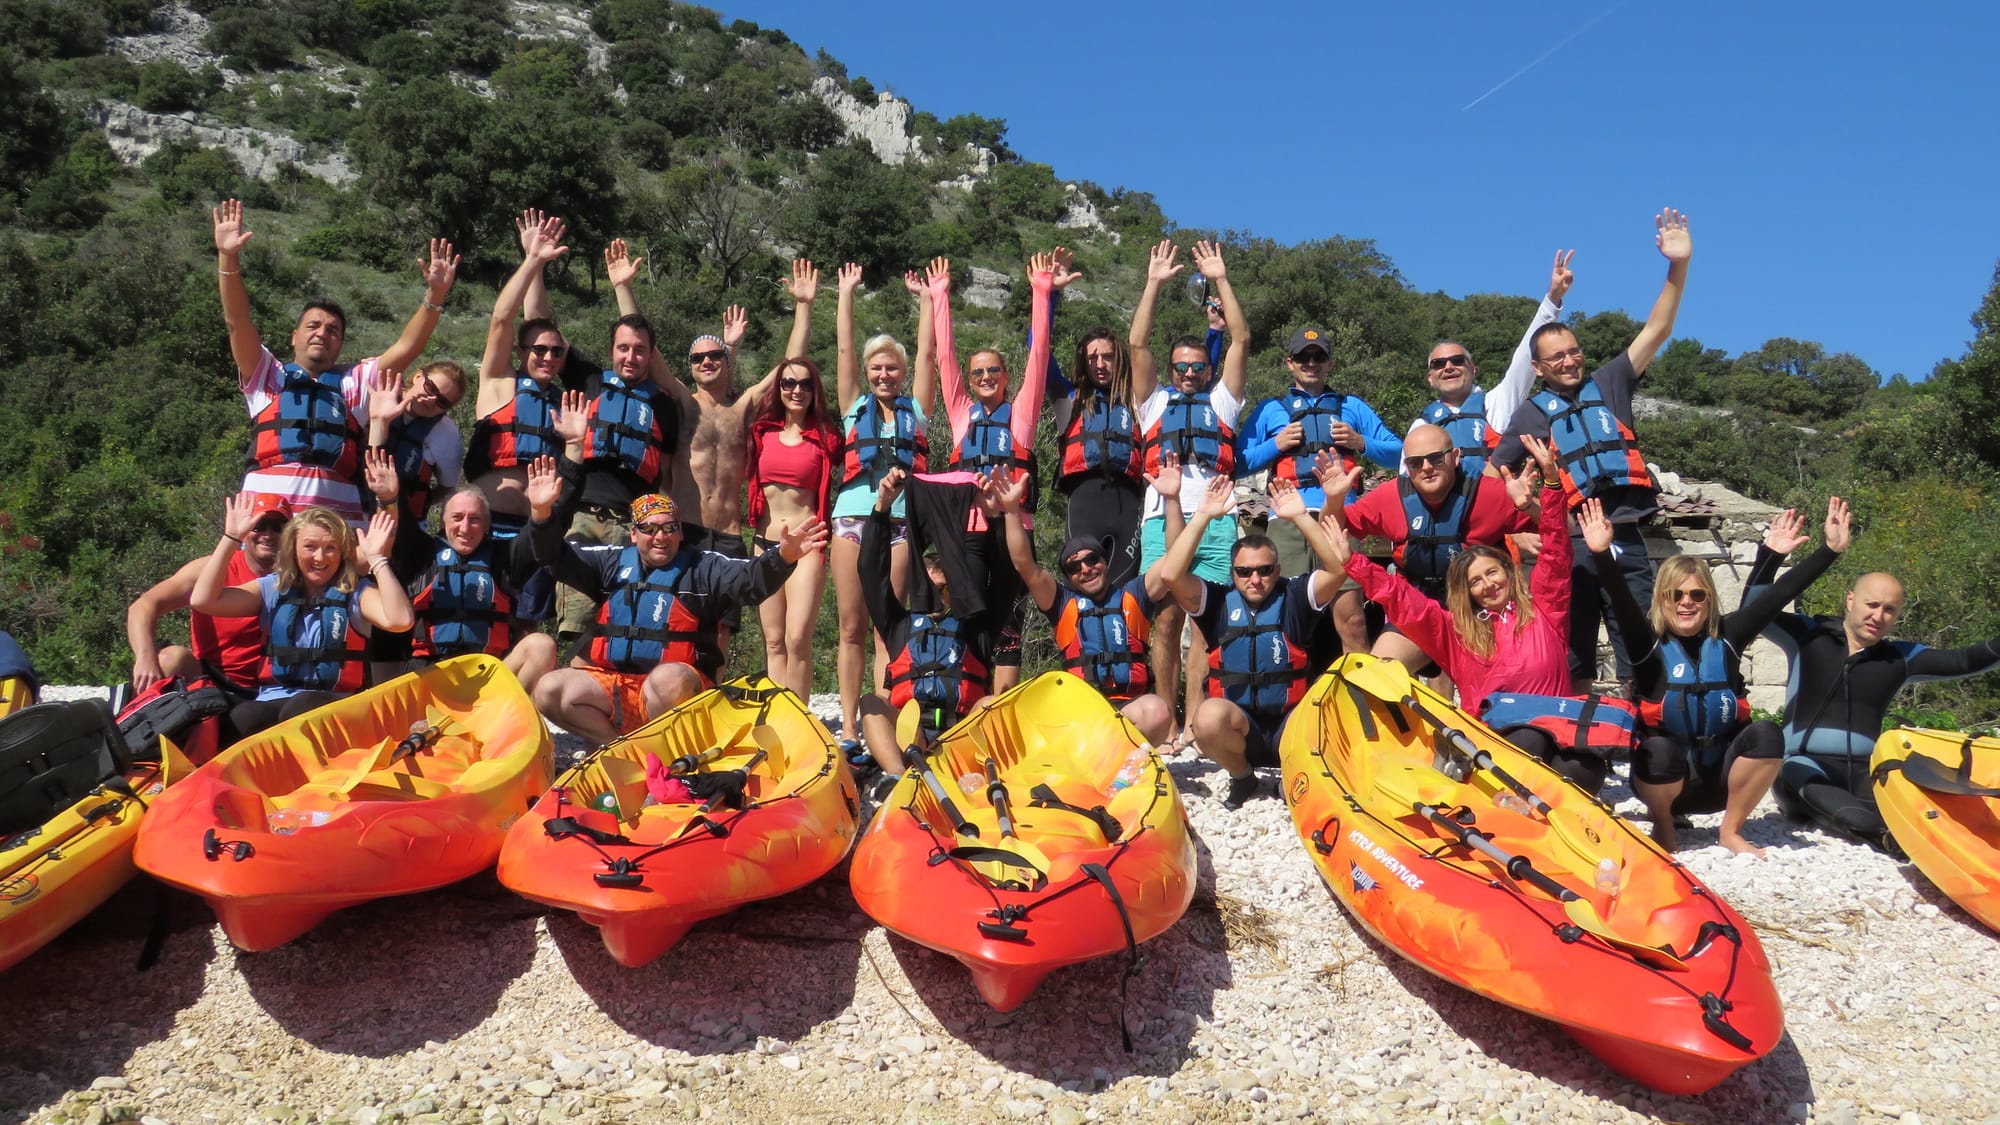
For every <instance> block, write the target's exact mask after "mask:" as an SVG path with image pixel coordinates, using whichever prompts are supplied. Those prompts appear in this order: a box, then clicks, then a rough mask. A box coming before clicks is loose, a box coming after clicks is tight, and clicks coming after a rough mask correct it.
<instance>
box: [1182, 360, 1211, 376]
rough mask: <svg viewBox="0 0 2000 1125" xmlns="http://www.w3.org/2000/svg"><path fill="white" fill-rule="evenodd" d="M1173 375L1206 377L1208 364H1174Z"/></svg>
mask: <svg viewBox="0 0 2000 1125" xmlns="http://www.w3.org/2000/svg"><path fill="white" fill-rule="evenodd" d="M1174 374H1176V375H1206V374H1208V364H1206V363H1200V362H1196V363H1176V364H1174Z"/></svg>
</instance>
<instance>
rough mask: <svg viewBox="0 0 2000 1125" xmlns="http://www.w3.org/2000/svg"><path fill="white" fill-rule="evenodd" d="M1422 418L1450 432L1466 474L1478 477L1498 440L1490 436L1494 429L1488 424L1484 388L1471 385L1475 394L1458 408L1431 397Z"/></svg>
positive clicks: (1461, 466)
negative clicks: (1495, 440)
mask: <svg viewBox="0 0 2000 1125" xmlns="http://www.w3.org/2000/svg"><path fill="white" fill-rule="evenodd" d="M1422 417H1423V420H1424V421H1426V422H1429V423H1430V424H1431V425H1433V426H1436V427H1438V428H1439V429H1442V430H1443V431H1444V432H1445V433H1446V434H1448V435H1450V437H1451V445H1452V448H1453V449H1456V450H1458V464H1459V467H1460V468H1462V469H1464V470H1465V474H1466V475H1467V476H1473V477H1476V476H1478V475H1479V474H1480V472H1481V471H1483V470H1484V469H1485V468H1486V459H1487V458H1488V457H1489V456H1491V455H1492V452H1493V446H1494V444H1495V442H1494V441H1493V440H1492V438H1491V436H1490V435H1491V434H1492V432H1493V431H1492V429H1491V428H1490V427H1489V426H1487V424H1486V392H1485V391H1484V390H1481V389H1480V388H1478V387H1474V388H1472V393H1471V394H1469V395H1466V396H1465V401H1464V402H1463V403H1460V404H1459V405H1458V406H1457V407H1456V408H1453V407H1449V406H1446V405H1445V404H1444V401H1443V400H1442V399H1432V400H1431V404H1430V405H1429V406H1426V407H1424V412H1423V414H1422Z"/></svg>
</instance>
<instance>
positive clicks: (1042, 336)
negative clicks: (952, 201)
mask: <svg viewBox="0 0 2000 1125" xmlns="http://www.w3.org/2000/svg"><path fill="white" fill-rule="evenodd" d="M1054 280H1055V276H1054V275H1053V274H1051V273H1049V272H1048V271H1047V270H1035V271H1031V272H1030V273H1029V274H1028V285H1029V287H1030V288H1031V289H1032V290H1033V293H1034V299H1033V302H1032V305H1031V307H1030V312H1029V316H1028V322H1029V325H1030V329H1029V339H1028V361H1027V370H1026V371H1023V372H1022V373H1021V376H1020V379H1021V387H1020V389H1019V390H1018V391H1016V392H1015V393H1014V404H1013V411H1012V413H1011V414H1010V415H1009V417H1008V419H1007V430H1008V432H1009V433H1010V434H1012V435H1013V438H1014V447H1015V448H1016V449H1024V450H1032V449H1033V448H1034V447H1035V424H1036V423H1037V422H1039V421H1040V420H1041V416H1042V400H1043V398H1044V397H1045V396H1046V395H1047V393H1048V377H1049V331H1050V321H1051V319H1052V315H1053V314H1052V311H1051V309H1050V307H1049V306H1050V301H1049V294H1050V292H1051V291H1052V289H1053V282H1054ZM930 297H931V336H932V339H933V340H934V341H935V346H934V348H933V350H934V351H935V352H936V353H937V365H938V376H939V379H938V382H939V385H940V386H941V387H942V388H943V390H944V410H945V414H946V415H947V416H948V417H949V418H950V419H951V449H957V448H958V447H959V445H960V444H961V443H963V442H964V441H965V433H966V430H967V428H968V427H969V426H971V424H972V407H973V405H974V403H976V402H977V401H978V400H977V399H975V398H973V396H972V392H971V391H969V390H967V389H966V386H965V376H964V375H963V374H961V373H960V371H959V369H958V345H957V342H956V340H955V339H954V338H953V336H952V330H951V290H950V287H949V286H947V285H945V284H943V283H938V284H934V285H932V286H931V290H930ZM942 452H943V456H941V457H939V458H937V460H939V461H940V462H942V461H945V460H946V459H948V458H949V456H950V450H945V451H942ZM925 475H926V477H927V479H931V480H939V481H944V482H946V483H954V482H956V483H964V482H966V481H971V480H973V479H975V475H974V474H972V473H969V472H944V473H930V474H925ZM1022 523H1023V524H1024V525H1025V526H1027V527H1028V528H1029V529H1030V530H1032V529H1033V528H1034V526H1035V525H1034V520H1033V517H1032V516H1025V517H1023V519H1022ZM965 529H966V530H967V531H984V530H986V513H984V512H982V511H980V510H979V507H978V506H977V505H974V506H973V508H972V511H971V513H970V514H969V515H968V516H967V517H966V525H965Z"/></svg>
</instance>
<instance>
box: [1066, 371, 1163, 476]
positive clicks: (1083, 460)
mask: <svg viewBox="0 0 2000 1125" xmlns="http://www.w3.org/2000/svg"><path fill="white" fill-rule="evenodd" d="M1145 440H1146V439H1145V437H1144V435H1142V434H1141V433H1140V432H1139V415H1138V412H1137V411H1134V410H1133V409H1132V408H1131V407H1129V406H1127V405H1125V404H1124V403H1122V402H1112V401H1111V400H1110V399H1109V398H1108V397H1106V396H1104V395H1087V396H1086V395H1081V394H1079V395H1077V396H1076V400H1075V403H1074V404H1073V405H1072V407H1071V409H1070V412H1069V426H1068V427H1067V428H1066V429H1064V430H1063V433H1062V437H1060V438H1059V439H1057V442H1056V444H1057V447H1058V449H1059V450H1060V453H1061V459H1060V461H1059V462H1058V463H1057V464H1058V467H1057V470H1056V483H1057V484H1058V485H1060V486H1061V487H1063V488H1065V489H1070V488H1075V487H1076V486H1077V485H1078V484H1079V483H1081V482H1083V481H1085V480H1089V479H1091V478H1094V477H1107V478H1111V479H1117V478H1120V477H1123V478H1124V479H1126V480H1129V481H1131V482H1132V483H1133V484H1135V485H1144V484H1145V477H1144V476H1143V475H1141V472H1140V470H1141V468H1142V467H1143V466H1142V459H1143V458H1142V447H1143V446H1144V445H1145Z"/></svg>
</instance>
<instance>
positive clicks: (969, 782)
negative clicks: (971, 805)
mask: <svg viewBox="0 0 2000 1125" xmlns="http://www.w3.org/2000/svg"><path fill="white" fill-rule="evenodd" d="M958 787H959V789H960V790H962V791H963V792H964V793H965V795H966V796H968V797H976V796H978V795H979V794H980V793H982V792H984V791H985V789H986V775H985V774H983V773H979V772H977V771H975V770H967V771H966V772H964V773H962V774H959V775H958Z"/></svg>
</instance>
